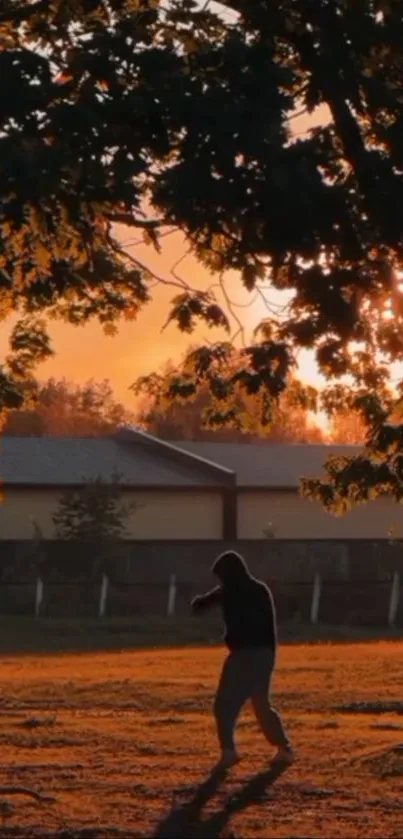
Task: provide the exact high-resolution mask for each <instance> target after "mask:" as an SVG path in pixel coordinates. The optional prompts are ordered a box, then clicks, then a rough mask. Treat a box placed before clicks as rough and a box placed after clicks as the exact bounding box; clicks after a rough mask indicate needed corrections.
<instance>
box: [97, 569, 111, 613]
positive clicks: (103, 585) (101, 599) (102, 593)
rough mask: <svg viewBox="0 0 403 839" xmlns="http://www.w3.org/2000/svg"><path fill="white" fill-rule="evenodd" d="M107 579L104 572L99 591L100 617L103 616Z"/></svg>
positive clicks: (106, 595) (106, 597)
mask: <svg viewBox="0 0 403 839" xmlns="http://www.w3.org/2000/svg"><path fill="white" fill-rule="evenodd" d="M108 587H109V580H108V577H107V576H106V574H102V580H101V591H100V593H99V606H98V615H99V617H100V618H103V617H105V612H106V602H107V599H108Z"/></svg>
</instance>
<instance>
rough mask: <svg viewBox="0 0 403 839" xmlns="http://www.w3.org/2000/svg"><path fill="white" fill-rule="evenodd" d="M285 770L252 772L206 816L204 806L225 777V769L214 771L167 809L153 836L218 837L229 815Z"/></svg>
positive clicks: (260, 794)
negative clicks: (179, 803) (187, 796)
mask: <svg viewBox="0 0 403 839" xmlns="http://www.w3.org/2000/svg"><path fill="white" fill-rule="evenodd" d="M283 772H284V767H281V766H278V767H275V768H274V767H272V768H271V769H268V770H267V771H266V772H259V774H257V775H254V776H253V778H251V779H250V781H248V782H247V783H246V784H245V785H244V786H243V787H242V788H241V789H240V791H239V792H238V793H235V795H231V796H230V797H229V798H228V800H227V801H226V803H225V804H224V806H223V807H222V808H221V810H218V811H217V812H216V813H213V815H212V816H209V817H208V818H206V819H203V818H202V817H201V813H202V810H203V807H205V806H206V804H207V803H208V801H209V800H210V798H212V797H213V795H215V793H216V792H217V790H218V788H219V786H220V784H221V782H222V781H223V780H224V778H225V773H224V772H222V771H221V772H218V771H213V772H212V773H211V774H210V775H209V777H208V778H207V779H206V780H205V781H204V782H203V783H202V784H201V785H200V786H199V787H198V789H197V790H196V793H195V794H194V796H193V798H191V800H190V801H187V802H186V804H183V805H182V806H180V807H176V806H174V807H173V808H172V810H171V811H170V813H169V814H168V815H167V816H166V817H165V818H164V819H163V820H162V821H161V822H159V824H158V825H157V828H156V830H155V832H154V833H153V834H152V836H153V839H221V837H222V836H223V835H227V836H229V835H231V836H232V837H233V839H235V836H234V834H228V833H224V831H225V829H226V828H227V827H228V824H229V822H230V819H231V817H232V816H233V815H235V813H240V812H242V810H246V808H247V807H249V806H250V805H251V804H257V803H258V802H259V801H260V800H261V799H262V797H263V796H264V795H265V793H266V792H267V789H268V787H270V786H272V784H274V782H275V781H276V780H277V778H278V777H279V776H280V775H281V774H282V773H283Z"/></svg>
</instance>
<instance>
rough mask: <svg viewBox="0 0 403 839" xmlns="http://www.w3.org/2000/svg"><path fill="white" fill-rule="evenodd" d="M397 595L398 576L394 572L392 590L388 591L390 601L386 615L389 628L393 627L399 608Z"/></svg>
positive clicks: (398, 588) (398, 593) (398, 592)
mask: <svg viewBox="0 0 403 839" xmlns="http://www.w3.org/2000/svg"><path fill="white" fill-rule="evenodd" d="M399 595H400V574H399V573H398V571H395V573H394V574H393V580H392V588H391V590H390V601H389V614H388V624H389V626H393V625H394V623H395V620H396V616H397V610H398V607H399Z"/></svg>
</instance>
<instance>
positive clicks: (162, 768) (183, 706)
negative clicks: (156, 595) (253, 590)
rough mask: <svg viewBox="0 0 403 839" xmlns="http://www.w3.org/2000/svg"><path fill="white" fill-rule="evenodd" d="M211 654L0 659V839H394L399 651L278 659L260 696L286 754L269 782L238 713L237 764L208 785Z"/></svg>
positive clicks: (398, 803)
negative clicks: (291, 758) (286, 764)
mask: <svg viewBox="0 0 403 839" xmlns="http://www.w3.org/2000/svg"><path fill="white" fill-rule="evenodd" d="M223 656H224V650H221V649H206V648H204V649H194V650H192V649H186V650H167V651H165V652H164V651H161V650H158V651H150V650H146V651H142V652H121V653H119V652H107V653H99V652H97V653H84V654H75V655H71V654H63V655H60V656H58V657H56V656H45V655H43V656H38V655H37V656H35V655H24V656H3V657H2V659H1V664H0V744H1V761H0V762H1V777H0V785H1V789H0V819H1V818H2V819H3V826H2V828H0V836H2V837H3V836H4V837H24V839H27V837H50V836H51V837H56V836H57V837H60V839H62V837H63V839H73V837H74V839H77V837H80V839H81V837H86V839H91V837H104V838H105V839H106V838H107V837H108V839H109V837H111V839H112V837H115V836H117V837H119V836H121V837H149V839H151V837H160V838H161V837H166V839H167V837H176V838H177V839H180V837H188V839H189V837H192V836H193V837H199V839H214V838H215V837H237V839H239V837H243V838H245V837H246V839H248V837H251V839H257V837H283V838H285V837H288V839H307V837H323V839H325V837H326V839H327V837H334V839H336V837H340V839H341V837H343V839H347V837H370V839H375V837H396V838H397V837H402V836H403V696H402V683H403V643H399V642H379V643H368V644H351V645H346V644H340V645H338V644H323V645H311V646H308V645H307V646H287V647H282V648H281V649H280V652H279V661H278V669H277V674H276V678H275V682H274V696H275V701H276V704H277V706H278V707H279V709H280V710H281V711H282V712H283V715H284V718H285V721H286V723H287V727H288V729H289V732H290V734H291V737H292V740H293V742H294V745H295V747H296V749H297V751H298V757H299V759H298V762H297V763H296V764H295V766H293V767H292V768H291V769H289V770H288V771H287V772H285V773H284V774H283V775H282V776H280V777H278V778H277V779H275V780H274V779H273V777H272V776H271V774H270V771H268V766H269V759H270V755H271V752H270V749H269V748H268V747H267V745H266V743H265V741H264V740H263V737H262V736H261V734H260V733H259V731H258V730H257V727H256V724H255V722H254V720H253V718H252V716H251V713H250V711H249V709H245V712H244V714H243V715H242V718H241V722H240V726H239V733H238V746H239V750H240V752H241V754H242V756H243V760H242V761H241V763H240V764H239V765H238V766H237V767H236V768H234V769H233V770H231V772H230V774H229V775H228V776H227V778H225V779H217V778H215V777H214V776H213V777H212V778H210V779H208V776H209V772H210V770H211V768H212V765H213V763H214V761H215V759H216V756H217V747H216V741H215V732H214V726H213V720H212V717H211V712H210V709H211V702H212V696H213V691H214V687H215V683H216V680H217V676H218V673H219V669H220V665H221V662H222V660H223ZM219 781H220V783H219ZM6 786H13V787H24V788H28V789H29V790H32V791H34V792H36V793H40V794H42V795H43V796H46V798H45V799H44V800H41V801H36V800H35V799H33V798H31V797H30V796H29V795H28V794H26V793H24V792H21V793H15V792H14V793H12V792H7V791H4V789H3V788H4V787H6ZM48 798H54V801H49V800H47V799H48Z"/></svg>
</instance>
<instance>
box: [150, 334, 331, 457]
mask: <svg viewBox="0 0 403 839" xmlns="http://www.w3.org/2000/svg"><path fill="white" fill-rule="evenodd" d="M229 355H231V358H232V361H231V369H232V371H234V372H235V371H236V369H237V368H238V367H239V366H241V364H242V356H241V355H240V353H239V351H238V352H237V351H235V350H233V351H232V352H231V353H230V354H229ZM184 366H186V358H185V360H184V362H183V363H182V365H179V368H178V367H176V366H175V365H174V364H173V363H172V362H168V364H166V365H165V366H164V367H163V368H162V369H161V371H160V372H159V373H155V374H154V375H153V376H152V377H150V376H146V377H145V378H144V379H140V380H139V381H138V383H137V387H136V388H135V390H137V392H138V393H139V394H141V395H142V400H141V403H140V405H139V410H138V413H137V417H136V420H137V422H138V424H140V425H141V426H142V427H143V428H145V430H146V431H149V432H150V433H151V434H155V435H156V436H157V437H162V438H163V439H166V440H204V441H206V440H208V441H213V442H215V441H221V442H238V443H251V442H258V441H261V442H267V443H284V442H288V443H321V442H323V434H322V431H321V429H320V427H319V426H318V425H317V424H316V423H315V422H314V420H313V418H312V417H311V416H310V413H309V408H310V404H309V400H308V399H307V397H308V395H309V393H310V392H311V393H312V394H313V391H312V389H308V388H303V389H302V388H301V386H300V384H299V383H298V382H297V381H290V382H289V384H288V385H287V390H286V391H285V393H283V394H282V395H281V396H280V398H279V399H278V400H277V401H276V402H275V403H273V404H272V405H271V414H270V417H268V416H267V411H266V403H265V400H263V399H262V395H261V394H254V393H251V394H247V393H245V391H244V389H243V388H241V387H237V388H234V393H233V394H232V396H231V397H229V398H227V400H226V406H225V409H224V406H223V404H222V401H221V400H220V399H217V398H215V397H214V395H213V394H212V393H211V391H210V389H209V387H208V386H207V383H206V382H204V383H203V384H202V385H201V386H200V387H199V388H198V390H197V392H196V393H195V394H194V395H193V396H192V397H186V396H185V397H184V398H182V399H181V398H176V399H174V400H172V399H169V398H166V394H167V392H168V391H169V389H170V387H175V382H176V381H177V377H178V375H186V372H185V371H184V370H183V367H184ZM302 394H303V395H304V396H305V400H303V399H302Z"/></svg>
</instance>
